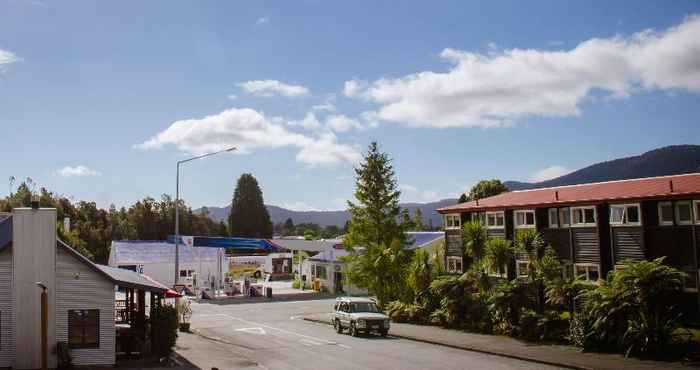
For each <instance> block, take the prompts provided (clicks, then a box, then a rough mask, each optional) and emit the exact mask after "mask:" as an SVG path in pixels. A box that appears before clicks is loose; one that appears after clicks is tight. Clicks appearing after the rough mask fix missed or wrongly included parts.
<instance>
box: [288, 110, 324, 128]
mask: <svg viewBox="0 0 700 370" xmlns="http://www.w3.org/2000/svg"><path fill="white" fill-rule="evenodd" d="M287 123H288V124H289V125H290V126H299V127H303V128H305V129H308V130H318V129H319V128H321V122H320V121H319V120H318V118H316V114H315V113H314V112H308V113H306V116H304V118H303V119H301V120H297V121H289V122H287Z"/></svg>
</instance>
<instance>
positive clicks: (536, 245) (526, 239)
mask: <svg viewBox="0 0 700 370" xmlns="http://www.w3.org/2000/svg"><path fill="white" fill-rule="evenodd" d="M545 247H546V243H545V242H544V239H542V235H541V234H540V233H538V232H537V231H536V230H535V229H519V230H517V231H516V233H515V248H516V249H517V250H518V251H521V252H525V253H527V255H528V256H529V257H530V261H535V260H538V259H539V258H541V257H542V256H543V255H544V251H545Z"/></svg>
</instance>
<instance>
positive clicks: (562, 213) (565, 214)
mask: <svg viewBox="0 0 700 370" xmlns="http://www.w3.org/2000/svg"><path fill="white" fill-rule="evenodd" d="M570 224H571V212H570V211H569V209H568V208H559V227H569V225H570Z"/></svg>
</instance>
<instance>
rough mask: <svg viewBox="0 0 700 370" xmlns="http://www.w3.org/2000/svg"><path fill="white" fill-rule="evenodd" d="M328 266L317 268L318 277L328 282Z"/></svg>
mask: <svg viewBox="0 0 700 370" xmlns="http://www.w3.org/2000/svg"><path fill="white" fill-rule="evenodd" d="M327 276H328V275H326V266H316V277H317V278H319V279H321V280H326V278H327Z"/></svg>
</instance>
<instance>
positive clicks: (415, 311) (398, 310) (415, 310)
mask: <svg viewBox="0 0 700 370" xmlns="http://www.w3.org/2000/svg"><path fill="white" fill-rule="evenodd" d="M387 314H388V315H389V317H391V319H392V320H393V321H395V322H412V323H418V324H421V323H425V322H426V321H427V315H428V313H427V312H426V310H425V307H424V306H423V305H420V304H417V303H403V302H401V301H392V302H389V304H388V305H387Z"/></svg>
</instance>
